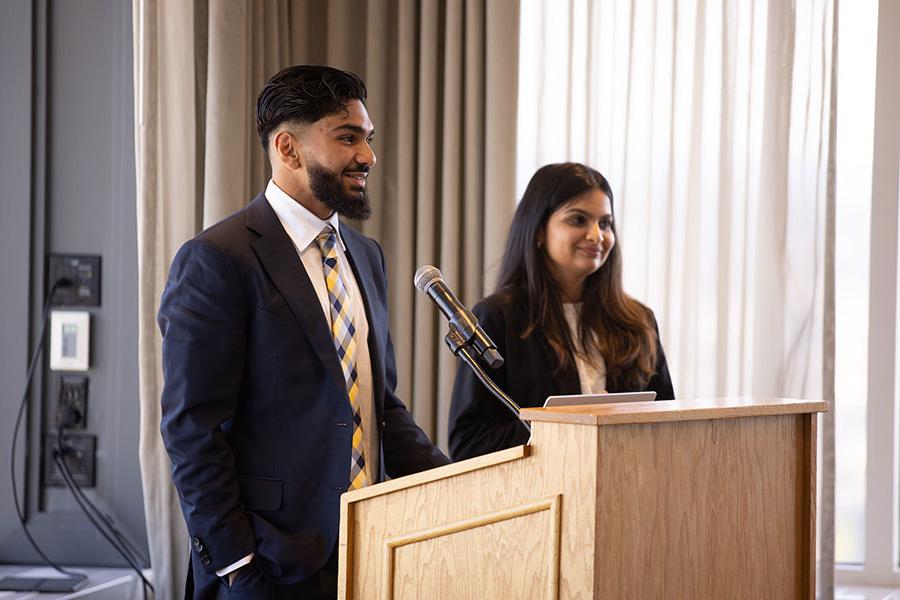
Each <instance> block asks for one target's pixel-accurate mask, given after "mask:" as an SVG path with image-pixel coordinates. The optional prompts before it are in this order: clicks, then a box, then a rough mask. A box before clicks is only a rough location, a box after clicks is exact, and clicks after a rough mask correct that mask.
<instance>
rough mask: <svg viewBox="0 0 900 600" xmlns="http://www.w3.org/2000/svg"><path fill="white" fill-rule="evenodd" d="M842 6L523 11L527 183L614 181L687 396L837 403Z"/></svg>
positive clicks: (636, 266)
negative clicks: (553, 168) (559, 178)
mask: <svg viewBox="0 0 900 600" xmlns="http://www.w3.org/2000/svg"><path fill="white" fill-rule="evenodd" d="M834 14H835V6H834V1H833V0H796V1H794V0H684V1H680V2H675V3H673V2H668V1H665V0H569V1H568V2H559V1H556V0H540V1H536V2H528V3H523V4H522V14H521V24H522V27H521V33H520V35H521V36H522V39H523V40H526V39H527V40H533V43H532V44H530V45H525V44H523V45H522V48H521V53H520V64H522V65H529V68H528V69H522V70H521V71H520V89H519V105H520V113H521V120H520V124H519V140H518V142H519V163H518V164H519V175H518V177H519V180H518V183H517V187H518V189H519V191H521V190H522V189H523V188H524V185H525V183H526V181H527V178H528V177H529V176H530V175H531V173H533V172H534V170H535V168H537V167H538V166H540V165H542V164H545V163H548V162H557V161H560V160H579V161H584V162H587V163H589V164H591V165H593V166H595V167H596V168H598V169H599V170H600V171H601V172H602V173H604V174H605V175H606V176H607V177H608V178H609V179H610V181H611V184H612V188H613V191H614V193H615V194H616V206H615V209H616V213H617V214H616V218H617V222H618V227H619V234H620V235H619V241H620V242H621V244H622V248H623V256H624V267H625V286H626V290H627V291H628V292H629V293H631V294H632V295H634V296H636V297H637V298H639V299H640V300H642V301H644V302H645V303H647V304H648V305H649V306H650V307H651V308H652V309H653V310H654V311H655V312H656V315H657V318H658V320H659V323H660V330H661V336H662V341H663V344H664V346H665V348H666V350H667V357H668V359H669V362H670V369H671V371H672V376H673V380H674V384H675V391H676V394H677V395H678V396H679V397H681V398H694V397H710V396H735V395H758V396H769V397H772V396H787V397H803V398H823V397H824V398H825V399H827V400H830V401H833V399H834V396H833V390H834V385H833V382H834V362H833V355H834V312H833V311H834V304H833V298H834V295H833V285H834V278H833V273H834V262H833V250H834V235H833V223H832V225H831V228H829V229H826V220H827V217H828V215H831V219H832V221H833V215H834V184H833V169H834V152H833V143H834V140H833V137H834V136H833V132H834V128H833V119H834V114H835V102H834V96H833V95H834V87H833V73H834V58H835V55H834V51H835V48H836V35H834V33H835V30H834V29H833V23H834ZM829 174H831V177H830V178H829ZM826 234H827V235H826ZM826 285H828V286H829V287H828V288H827V289H828V291H829V293H830V295H828V296H827V297H828V298H829V302H828V304H827V305H826V302H825V298H826ZM823 384H824V385H823ZM832 419H833V413H831V414H829V415H826V416H825V427H823V431H824V433H825V436H824V452H823V455H824V457H825V462H824V465H823V470H824V472H823V473H822V474H821V475H822V477H821V479H822V480H823V481H824V484H825V485H824V487H823V489H822V499H823V502H822V511H821V519H822V528H821V535H820V538H819V539H820V542H821V559H822V565H821V568H820V573H821V575H822V581H821V588H820V589H821V592H822V597H830V595H831V593H832V591H831V590H832V578H831V574H832V566H833V532H834V529H833V526H831V524H832V523H833V518H834V515H833V485H834V483H833V482H834V476H833V468H834V464H833V436H832V435H831V434H832V432H833V420H832Z"/></svg>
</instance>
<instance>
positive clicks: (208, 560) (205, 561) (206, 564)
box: [200, 556, 212, 567]
mask: <svg viewBox="0 0 900 600" xmlns="http://www.w3.org/2000/svg"><path fill="white" fill-rule="evenodd" d="M200 562H202V563H203V566H204V567H208V566H209V564H210V563H211V562H212V560H210V558H209V557H208V556H204V557H203V558H201V559H200Z"/></svg>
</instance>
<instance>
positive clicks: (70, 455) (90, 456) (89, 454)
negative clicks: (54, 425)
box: [44, 433, 97, 487]
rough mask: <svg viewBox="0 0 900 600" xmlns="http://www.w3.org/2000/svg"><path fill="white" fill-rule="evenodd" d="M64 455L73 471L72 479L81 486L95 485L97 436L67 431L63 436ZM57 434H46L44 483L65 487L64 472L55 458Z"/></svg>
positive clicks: (70, 469)
mask: <svg viewBox="0 0 900 600" xmlns="http://www.w3.org/2000/svg"><path fill="white" fill-rule="evenodd" d="M62 448H63V457H64V460H65V462H66V466H67V467H69V471H70V472H71V473H72V479H73V480H74V481H75V483H77V484H78V485H79V486H80V487H94V481H95V475H96V473H95V470H94V468H95V464H96V460H97V436H96V435H86V434H83V433H67V434H65V435H63V438H62ZM55 451H56V436H55V435H50V434H48V435H46V436H44V485H47V486H53V487H64V486H65V485H66V482H65V480H64V479H63V476H62V473H60V471H59V468H58V467H57V466H56V462H54V460H53V453H54V452H55Z"/></svg>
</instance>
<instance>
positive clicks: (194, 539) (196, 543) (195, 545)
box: [191, 535, 203, 550]
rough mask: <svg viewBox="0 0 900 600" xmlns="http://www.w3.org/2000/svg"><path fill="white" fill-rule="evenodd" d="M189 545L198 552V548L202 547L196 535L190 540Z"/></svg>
mask: <svg viewBox="0 0 900 600" xmlns="http://www.w3.org/2000/svg"><path fill="white" fill-rule="evenodd" d="M191 543H192V544H193V545H194V548H196V549H197V550H199V549H200V548H202V547H203V543H202V542H201V541H200V538H198V537H197V536H196V535H195V536H194V537H192V538H191Z"/></svg>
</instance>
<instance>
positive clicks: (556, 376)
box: [532, 331, 581, 395]
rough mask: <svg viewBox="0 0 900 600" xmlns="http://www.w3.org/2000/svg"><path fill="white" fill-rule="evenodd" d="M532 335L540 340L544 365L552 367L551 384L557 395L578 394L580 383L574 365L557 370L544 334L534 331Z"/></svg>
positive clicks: (555, 359) (551, 349)
mask: <svg viewBox="0 0 900 600" xmlns="http://www.w3.org/2000/svg"><path fill="white" fill-rule="evenodd" d="M532 335H535V336H537V338H538V340H540V341H539V344H540V346H541V351H542V352H543V354H544V360H545V361H546V363H544V364H546V365H552V366H551V369H552V370H551V373H552V377H553V383H554V384H555V385H556V389H558V390H559V393H560V394H562V395H571V394H580V393H581V381H580V380H579V379H578V369H577V368H576V367H575V366H574V365H572V366H571V367H569V368H565V369H557V368H556V363H557V358H556V353H555V352H554V351H553V348H552V347H551V346H550V342H548V341H547V338H545V337H544V334H542V333H541V332H540V331H535V332H534V333H533V334H532Z"/></svg>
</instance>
